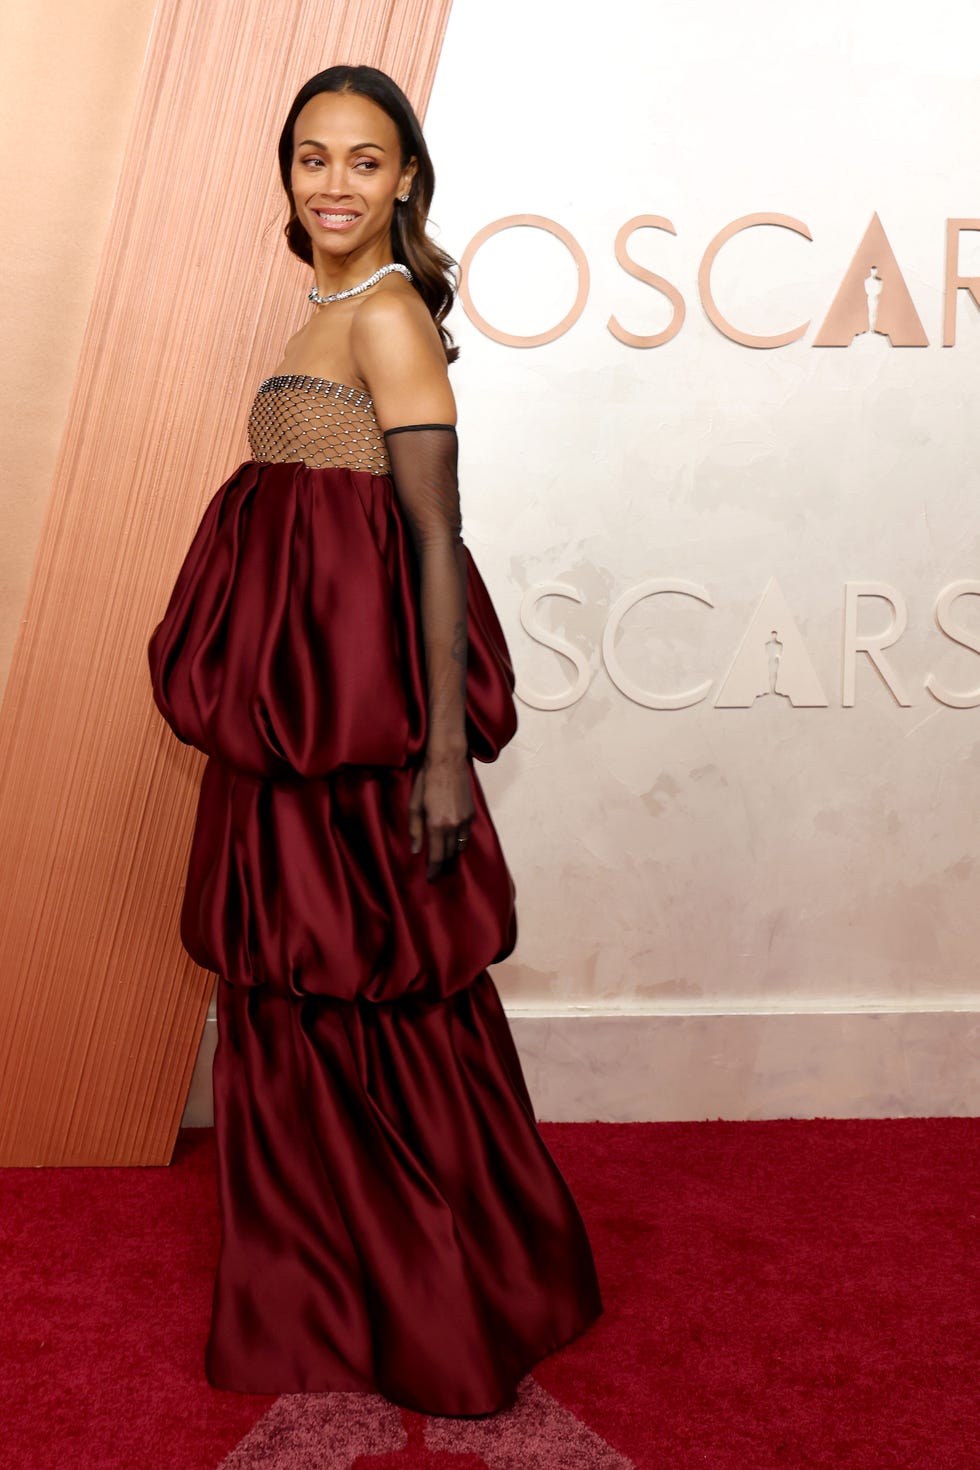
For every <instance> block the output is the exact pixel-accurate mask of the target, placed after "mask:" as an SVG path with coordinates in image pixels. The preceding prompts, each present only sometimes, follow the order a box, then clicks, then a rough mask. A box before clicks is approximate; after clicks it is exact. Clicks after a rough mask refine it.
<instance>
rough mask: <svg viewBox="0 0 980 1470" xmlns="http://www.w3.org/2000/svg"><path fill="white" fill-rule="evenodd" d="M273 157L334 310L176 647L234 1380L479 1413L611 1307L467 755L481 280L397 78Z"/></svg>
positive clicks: (482, 708) (483, 706)
mask: <svg viewBox="0 0 980 1470" xmlns="http://www.w3.org/2000/svg"><path fill="white" fill-rule="evenodd" d="M279 165H280V171H281V176H282V181H283V186H284V188H285V190H286V195H287V199H288V202H289V211H290V214H289V221H288V223H287V225H286V236H287V240H288V242H289V245H290V248H291V249H292V250H293V251H294V252H295V253H296V254H297V255H299V256H300V257H301V258H302V259H303V260H305V261H306V262H307V263H308V264H309V265H311V266H312V268H313V271H314V275H315V287H314V291H313V293H312V294H311V299H312V301H313V304H314V309H313V312H312V314H311V316H310V319H309V321H308V322H307V323H306V324H305V325H304V326H303V327H302V328H301V329H300V331H299V332H297V333H296V334H295V336H293V337H292V338H291V339H290V340H289V341H288V342H287V344H286V347H285V352H284V357H283V360H282V362H281V363H280V364H279V365H278V366H277V368H276V369H275V371H274V372H273V373H272V374H271V375H270V376H269V377H267V378H266V379H265V380H264V381H263V382H262V383H261V385H260V387H259V389H258V392H257V393H256V396H255V400H254V402H253V406H252V411H251V415H250V418H249V425H248V428H249V441H250V448H251V451H252V457H251V458H250V459H249V460H247V461H246V462H245V463H244V464H242V465H241V466H240V467H239V468H238V470H237V471H236V472H235V474H234V475H232V477H231V478H230V479H229V480H228V481H227V482H226V484H225V485H223V486H222V487H221V488H220V489H219V490H218V491H217V492H216V494H215V496H214V497H213V499H212V500H211V502H210V503H209V505H208V506H207V508H206V510H205V512H204V516H203V518H202V520H201V523H200V525H199V527H198V530H197V532H196V534H195V537H194V539H193V542H192V544H191V546H190V549H189V550H188V552H187V555H186V558H185V560H184V563H183V566H182V567H181V570H180V572H179V575H178V578H177V582H176V585H175V587H174V589H173V593H172V595H171V598H170V602H169V605H168V607H167V609H166V612H165V614H164V617H163V619H162V621H161V622H160V623H159V625H158V626H157V628H156V629H155V631H154V633H153V635H152V638H151V640H150V644H149V661H150V671H151V678H152V682H153V692H154V697H155V699H156V702H157V705H158V707H159V709H160V710H161V712H162V714H163V716H164V718H165V719H166V720H167V721H168V723H169V725H170V726H171V728H172V730H173V731H174V733H175V734H176V735H177V737H178V738H179V739H181V740H183V741H185V742H187V743H189V744H193V745H195V746H196V747H197V748H198V749H200V750H202V751H204V752H205V753H206V754H207V756H208V761H207V764H206V766H205V769H204V774H203V777H202V782H201V791H200V797H199V802H198V809H197V819H196V824H195V829H194V836H193V841H192V847H191V853H190V860H189V868H188V876H187V885H186V889H185V894H184V903H183V908H182V912H181V920H180V924H181V938H182V940H183V943H184V945H185V947H186V949H187V950H188V952H189V953H190V954H191V955H192V956H193V958H194V959H195V960H196V961H197V962H198V963H199V964H201V965H203V966H205V967H207V968H208V969H211V970H214V971H215V972H217V974H218V976H219V984H218V995H217V1006H218V1046H217V1051H216V1054H215V1060H214V1072H213V1082H214V1110H215V1134H216V1142H217V1147H218V1157H219V1176H218V1181H219V1184H218V1187H219V1202H220V1209H221V1247H220V1252H219V1259H218V1264H217V1272H216V1278H215V1285H214V1297H213V1303H212V1317H211V1328H210V1335H209V1338H208V1344H207V1350H206V1358H205V1368H206V1373H207V1378H208V1381H209V1382H210V1383H211V1384H212V1385H213V1386H214V1387H216V1388H224V1389H233V1390H237V1391H239V1392H244V1393H288V1392H299V1393H303V1392H322V1391H325V1390H331V1389H341V1390H354V1391H364V1392H369V1391H375V1392H380V1393H382V1394H384V1395H385V1396H386V1397H388V1398H389V1399H391V1400H392V1401H393V1402H395V1403H398V1404H402V1405H405V1406H406V1407H408V1408H413V1409H417V1410H421V1411H423V1412H427V1413H433V1414H440V1415H473V1414H486V1413H491V1412H494V1411H495V1410H498V1409H503V1408H507V1407H509V1406H510V1405H511V1404H513V1403H514V1402H515V1400H516V1388H517V1384H518V1382H519V1380H520V1379H521V1378H522V1377H523V1375H524V1374H525V1373H527V1372H528V1370H529V1369H530V1368H531V1367H533V1366H534V1364H535V1363H537V1362H538V1361H539V1360H540V1359H541V1358H543V1357H544V1356H545V1355H546V1354H548V1353H551V1352H554V1351H555V1350H556V1349H557V1348H559V1347H561V1346H563V1345H564V1344H565V1343H567V1342H568V1341H570V1340H571V1339H572V1338H573V1337H576V1336H578V1335H579V1334H580V1333H581V1332H583V1331H584V1330H585V1329H586V1328H587V1327H588V1326H589V1324H590V1323H591V1322H592V1321H593V1320H594V1319H595V1318H596V1317H597V1316H598V1315H599V1314H600V1313H601V1311H602V1303H601V1299H600V1293H599V1286H598V1280H597V1277H596V1271H595V1265H594V1262H593V1258H592V1252H591V1248H590V1244H589V1240H588V1236H587V1234H586V1230H585V1226H584V1223H583V1221H582V1218H581V1216H580V1214H579V1211H578V1209H577V1207H576V1204H575V1201H574V1199H573V1198H572V1195H571V1193H570V1191H569V1189H568V1186H567V1184H566V1182H565V1180H564V1178H563V1177H562V1175H561V1173H560V1171H559V1169H558V1167H557V1165H556V1163H555V1161H554V1159H553V1158H552V1157H551V1155H550V1153H549V1152H548V1150H547V1148H546V1147H545V1145H544V1142H543V1140H542V1138H541V1135H540V1133H539V1131H538V1128H537V1125H536V1120H535V1117H534V1110H533V1105H532V1102H531V1098H530V1096H529V1095H528V1091H527V1086H526V1083H525V1079H524V1076H523V1073H522V1070H521V1064H520V1061H519V1058H518V1054H517V1050H516V1048H515V1045H514V1041H513V1037H512V1035H511V1032H510V1028H509V1025H508V1022H507V1018H506V1016H505V1014H504V1011H503V1007H502V1005H501V1002H500V999H499V996H498V994H497V990H496V988H495V986H494V983H493V981H492V979H491V977H490V973H489V970H488V968H487V967H488V966H489V965H491V964H493V963H495V962H497V961H499V960H502V959H504V958H506V956H507V955H509V954H510V953H511V951H512V950H513V948H514V946H515V943H516V938H517V919H516V908H515V888H514V883H513V879H512V877H511V874H510V871H509V869H508V867H507V864H506V861H505V859H504V855H503V852H502V850H501V847H500V843H499V840H498V837H497V833H496V830H495V828H494V825H493V821H492V819H491V816H490V813H489V810H488V808H487V804H486V800H485V798H484V795H483V791H482V788H481V786H480V782H479V780H478V778H477V775H476V770H475V766H474V761H476V760H481V761H492V760H495V759H496V758H497V756H498V755H499V754H500V752H501V750H502V749H503V747H504V746H505V745H506V744H507V743H508V742H509V741H510V740H511V739H512V737H513V735H514V733H515V731H516V728H517V714H516V708H515V704H514V698H513V691H514V682H515V681H514V672H513V668H512V664H511V660H510V655H509V650H508V648H507V644H506V642H505V640H504V635H503V632H502V630H501V627H500V623H499V621H498V619H497V616H496V613H495V610H494V607H493V603H492V601H491V599H490V595H489V593H488V591H487V588H486V586H485V585H484V583H483V580H482V578H481V576H480V573H479V571H478V569H477V567H476V564H475V562H474V561H473V558H472V556H471V554H470V552H469V549H468V548H467V546H466V545H465V542H464V541H463V535H462V529H463V522H462V510H461V504H460V497H459V486H458V481H457V441H456V428H455V424H456V405H455V399H454V396H453V393H452V389H451V387H450V384H449V377H448V371H447V368H448V364H449V363H450V362H451V361H452V360H453V359H454V358H455V357H456V356H457V349H456V348H455V347H454V345H453V343H452V339H451V337H450V335H449V333H448V331H447V330H446V328H445V326H444V325H443V318H444V317H445V316H446V314H447V312H448V310H449V308H450V306H451V305H452V301H453V292H454V286H453V275H452V267H453V262H452V260H451V259H450V257H449V256H447V255H446V254H445V253H444V252H443V251H441V250H440V249H439V248H438V247H437V246H436V245H435V244H434V243H433V242H432V241H431V240H430V239H429V238H428V236H427V233H426V220H427V217H428V210H429V205H430V202H431V198H432V192H433V187H434V174H433V169H432V164H431V161H430V159H429V155H428V150H427V149H426V146H425V142H424V139H423V137H422V133H421V130H420V128H419V124H418V121H417V119H416V117H415V115H414V113H413V111H412V109H411V106H410V105H409V103H408V100H407V99H406V98H405V96H404V94H403V93H402V92H401V90H400V89H399V88H398V87H397V86H396V84H395V83H394V82H393V81H392V80H391V78H390V77H388V76H386V75H385V74H384V73H383V72H379V71H376V70H375V69H374V68H371V67H347V66H343V67H332V68H330V69H329V70H328V71H325V72H322V73H320V74H319V75H318V76H316V77H314V78H313V79H312V80H311V81H310V82H308V83H307V84H306V85H305V86H304V87H303V88H302V90H301V91H300V93H299V94H298V96H297V97H296V99H295V101H294V103H293V106H292V108H291V110H290V113H289V116H288V117H287V119H286V123H285V126H284V128H283V132H282V138H281V140H280V145H279Z"/></svg>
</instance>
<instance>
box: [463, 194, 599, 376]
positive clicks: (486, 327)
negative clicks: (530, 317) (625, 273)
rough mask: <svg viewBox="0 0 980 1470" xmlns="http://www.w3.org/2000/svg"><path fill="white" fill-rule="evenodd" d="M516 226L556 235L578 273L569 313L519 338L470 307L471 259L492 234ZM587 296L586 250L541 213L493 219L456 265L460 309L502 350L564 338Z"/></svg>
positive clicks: (538, 345) (471, 301) (581, 310)
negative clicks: (501, 347) (499, 343)
mask: <svg viewBox="0 0 980 1470" xmlns="http://www.w3.org/2000/svg"><path fill="white" fill-rule="evenodd" d="M518 225H528V226H530V228H531V229H535V230H547V232H548V234H549V235H555V236H556V237H557V238H558V239H559V240H560V241H561V242H562V244H563V245H565V246H566V247H567V248H568V250H569V252H570V253H571V256H572V259H573V260H574V261H575V266H576V269H577V271H578V294H577V295H576V297H575V301H574V303H573V305H572V309H571V311H569V312H568V314H567V315H566V316H563V317H562V319H561V321H560V322H559V323H558V325H557V326H555V327H549V329H548V331H546V332H535V333H534V334H533V335H532V336H529V337H518V336H515V335H514V334H513V333H512V332H501V331H500V330H499V329H498V328H497V327H493V326H491V325H490V323H489V322H488V321H487V319H486V317H484V316H481V315H480V313H479V312H478V311H477V309H476V307H475V306H474V305H473V298H472V296H471V295H470V285H469V270H470V266H471V265H472V264H473V258H474V256H475V255H476V252H477V251H478V250H479V248H480V246H481V245H485V244H486V242H487V241H488V240H489V239H490V237H491V235H497V234H499V233H500V231H501V230H512V229H515V228H516V227H517V226H518ZM588 294H589V262H588V261H587V260H586V258H585V251H584V250H583V249H582V247H581V245H580V244H579V243H578V241H577V240H576V238H575V236H574V235H572V234H571V233H570V232H569V231H568V230H566V229H565V227H564V225H560V224H558V223H557V221H556V220H553V219H547V218H546V217H545V216H544V215H543V214H508V215H505V216H504V218H503V219H496V220H493V221H492V222H491V223H490V224H489V225H484V226H483V229H482V230H478V231H477V233H476V234H475V235H474V236H473V238H472V240H471V241H470V243H469V244H468V245H467V247H466V249H465V250H464V251H463V258H462V260H461V261H460V263H459V299H460V301H461V302H462V303H463V310H464V311H465V312H466V315H467V316H468V317H469V319H470V321H471V322H472V323H473V325H474V326H475V327H479V329H480V331H481V332H483V334H484V335H485V336H487V337H490V338H492V339H493V341H494V342H502V343H503V344H504V346H505V347H540V346H542V344H543V343H545V342H554V341H555V339H556V338H557V337H561V336H564V334H565V333H566V332H567V331H568V329H569V328H570V327H573V326H574V325H575V323H576V322H577V321H578V319H579V317H580V316H581V315H582V312H583V310H584V308H585V303H586V300H587V298H588Z"/></svg>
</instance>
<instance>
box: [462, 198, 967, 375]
mask: <svg viewBox="0 0 980 1470" xmlns="http://www.w3.org/2000/svg"><path fill="white" fill-rule="evenodd" d="M764 225H768V226H776V227H778V228H781V229H786V230H792V231H793V232H794V233H795V234H798V235H801V236H803V237H804V238H805V239H807V240H810V241H812V239H813V236H812V235H811V234H810V231H809V229H808V228H807V226H806V225H805V224H804V223H803V222H802V220H798V219H794V218H793V217H792V216H791V215H787V214H773V213H759V214H745V215H742V216H741V217H740V218H739V219H736V220H733V221H732V222H731V224H728V225H726V226H725V227H724V229H722V230H719V232H718V233H717V234H716V235H715V236H714V238H713V239H712V240H711V241H710V243H709V244H708V247H707V249H706V250H705V252H704V254H703V256H702V258H701V263H700V267H699V269H698V293H699V295H700V299H701V305H702V306H703V308H704V311H705V315H706V316H707V317H708V320H709V321H710V322H711V323H712V324H713V326H715V327H716V328H717V330H718V331H719V332H721V333H722V334H723V335H724V336H725V337H728V338H729V340H730V341H732V342H737V343H739V344H740V345H741V346H743V347H755V348H775V347H786V346H788V345H789V344H790V343H791V342H798V341H799V340H800V338H801V337H803V336H804V335H805V333H806V331H807V329H808V328H809V326H810V321H809V320H807V321H805V322H803V323H802V324H797V325H796V326H792V327H789V328H788V329H787V330H786V331H785V332H779V333H769V334H760V333H756V332H751V331H749V330H748V329H747V328H746V327H744V326H737V325H736V324H734V323H733V322H730V321H728V320H727V319H726V318H725V316H724V315H723V314H722V312H721V310H720V309H719V307H718V305H717V303H716V301H715V299H714V293H713V290H712V284H711V270H712V266H713V264H714V262H715V259H716V257H717V256H718V254H719V252H720V251H721V249H722V247H723V246H724V245H725V243H726V242H727V241H728V240H730V239H731V238H732V236H733V235H737V234H739V233H740V232H741V231H742V230H748V229H753V228H757V227H760V226H764ZM521 227H523V228H527V229H535V230H544V231H546V232H547V233H548V234H550V235H553V236H554V237H555V238H556V239H558V240H560V241H561V243H562V245H564V247H565V248H566V249H567V250H568V252H569V253H570V255H571V257H572V259H573V261H574V262H575V267H576V272H577V277H578V287H577V291H576V296H575V300H574V302H573V303H572V305H571V307H570V308H569V310H568V312H567V313H566V314H565V316H563V317H562V319H561V320H560V321H559V322H556V323H555V325H554V326H553V327H550V328H548V329H547V330H546V331H543V332H535V333H532V334H529V335H525V336H520V335H517V334H515V333H513V332H504V331H502V330H500V329H499V328H498V327H495V326H493V324H492V323H490V322H489V321H487V319H486V318H485V317H484V316H483V315H482V314H481V312H480V311H479V310H478V309H477V306H476V304H475V302H474V301H473V297H472V293H471V291H470V285H469V273H470V269H471V267H472V264H473V261H474V258H475V257H476V254H477V252H478V251H479V249H480V247H481V246H482V245H484V244H485V243H486V242H487V240H489V239H490V238H491V237H492V236H494V235H497V234H499V233H500V232H501V231H502V230H510V229H516V228H521ZM643 229H649V230H663V231H666V232H667V233H669V234H671V235H676V233H677V231H676V230H675V228H674V226H673V224H672V223H671V221H670V220H669V219H666V218H665V217H664V216H663V215H658V214H638V215H634V217H633V218H632V219H629V220H627V221H626V223H625V224H624V225H623V226H622V228H621V229H620V231H619V233H618V234H617V236H616V241H615V247H614V248H615V255H616V260H617V261H618V262H619V264H620V265H621V266H622V268H623V270H625V271H626V272H627V274H628V275H631V276H633V277H634V278H635V279H636V280H639V281H643V282H644V283H645V284H646V285H648V286H652V287H653V288H654V290H656V291H659V292H660V293H661V294H662V295H663V296H665V297H666V298H667V300H668V301H669V302H670V304H671V308H672V313H673V314H672V316H671V319H670V321H669V323H668V325H667V326H666V327H665V328H664V330H663V331H660V332H655V333H649V334H647V335H640V334H638V333H635V332H632V331H630V330H629V329H628V328H627V327H625V326H623V325H622V323H620V322H619V321H617V319H616V317H615V316H611V317H609V319H608V321H607V323H606V326H607V329H608V330H609V331H610V332H611V333H612V335H613V336H614V337H615V338H616V339H617V341H619V342H622V343H623V344H624V345H625V346H627V347H637V348H651V347H662V346H663V345H664V344H665V343H666V342H670V341H671V340H672V339H673V338H674V337H676V336H677V334H678V332H679V331H680V330H681V327H682V326H683V325H684V320H685V317H686V314H687V309H686V305H685V302H684V298H683V296H682V295H681V293H680V291H679V290H678V289H677V287H676V286H675V285H673V284H672V283H671V282H670V281H668V280H666V279H665V278H664V277H663V276H659V275H656V274H655V273H654V272H653V271H651V270H648V269H647V268H646V266H642V265H640V264H639V263H638V262H637V261H636V260H634V259H633V258H632V256H630V254H629V251H628V248H627V247H628V244H629V240H630V237H631V236H632V235H633V233H634V232H635V231H636V230H643ZM964 230H980V219H947V221H946V279H945V289H944V293H943V323H942V345H943V346H944V347H953V346H954V345H955V343H956V307H957V302H958V299H959V294H960V292H961V291H965V292H967V294H968V295H969V297H970V299H971V300H972V301H973V303H974V305H975V306H977V307H980V276H965V275H961V274H960V268H959V245H960V234H961V233H962V232H963V231H964ZM588 295H589V263H588V260H587V258H586V255H585V251H584V250H583V249H582V247H581V245H580V244H579V242H578V241H577V240H576V239H575V236H574V235H573V234H571V232H570V231H569V230H567V229H566V228H565V226H564V225H562V224H559V223H558V221H557V220H553V219H548V218H547V217H546V216H544V215H539V214H511V215H507V216H506V217H505V218H503V219H498V220H494V221H493V222H492V223H491V224H488V225H485V226H484V227H483V229H482V230H479V231H478V232H477V233H476V234H475V235H474V236H473V239H472V240H471V241H470V242H469V244H468V245H467V247H466V249H465V251H464V252H463V256H462V259H461V260H460V277H459V298H460V301H461V303H462V305H463V309H464V311H465V312H466V314H467V316H468V317H469V319H470V321H472V322H473V324H474V325H475V326H476V327H478V328H479V330H480V331H481V332H483V333H484V334H485V335H486V336H487V337H490V338H492V339H493V340H494V341H495V342H501V343H503V344H504V345H505V346H507V347H540V346H542V345H543V344H544V343H546V342H554V341H555V340H556V338H558V337H561V336H564V334H565V333H566V332H568V331H570V330H571V328H572V327H573V326H574V325H575V323H576V322H577V321H578V319H579V317H580V316H581V315H582V312H583V310H584V308H585V303H586V301H587V300H588ZM858 336H868V337H874V336H880V337H884V338H887V340H888V341H889V342H890V343H891V345H892V347H928V345H929V338H928V337H927V335H926V331H925V328H924V327H923V324H922V321H921V319H920V317H919V314H918V312H917V311H916V308H915V304H914V302H913V300H912V295H911V293H910V291H909V289H908V286H907V285H906V283H905V278H904V276H903V275H902V271H901V268H900V266H899V264H898V261H897V259H896V257H895V254H894V252H893V250H892V248H891V245H890V244H889V241H888V237H887V236H886V234H885V230H884V227H883V225H882V223H881V220H880V219H879V218H878V215H877V214H873V215H872V216H871V221H870V223H869V225H868V228H867V229H866V230H865V232H864V236H863V238H862V240H861V242H860V244H859V245H858V248H857V250H856V251H855V253H854V257H853V259H852V260H851V263H850V265H849V266H848V268H847V270H846V272H845V273H844V278H843V280H842V281H841V284H840V287H839V288H838V291H837V294H836V296H835V297H834V299H833V301H832V302H831V304H830V308H829V310H828V311H827V313H826V316H825V317H824V319H823V321H822V323H821V325H820V327H819V328H818V330H817V332H816V335H815V336H814V338H813V341H812V343H811V344H810V345H811V346H813V347H849V346H850V345H851V343H852V342H853V341H854V339H855V338H856V337H858Z"/></svg>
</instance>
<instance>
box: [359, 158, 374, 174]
mask: <svg viewBox="0 0 980 1470" xmlns="http://www.w3.org/2000/svg"><path fill="white" fill-rule="evenodd" d="M365 165H366V166H367V171H368V173H373V172H374V170H375V169H376V168H377V166H378V160H377V159H376V158H362V159H361V161H360V163H358V164H357V165H356V167H357V168H362V167H364V166H365Z"/></svg>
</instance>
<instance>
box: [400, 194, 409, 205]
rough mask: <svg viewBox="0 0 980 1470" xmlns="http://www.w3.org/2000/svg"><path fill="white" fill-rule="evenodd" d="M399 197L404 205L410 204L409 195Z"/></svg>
mask: <svg viewBox="0 0 980 1470" xmlns="http://www.w3.org/2000/svg"><path fill="white" fill-rule="evenodd" d="M398 197H399V199H400V200H401V202H402V203H403V204H407V203H408V195H407V194H399V196H398Z"/></svg>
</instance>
